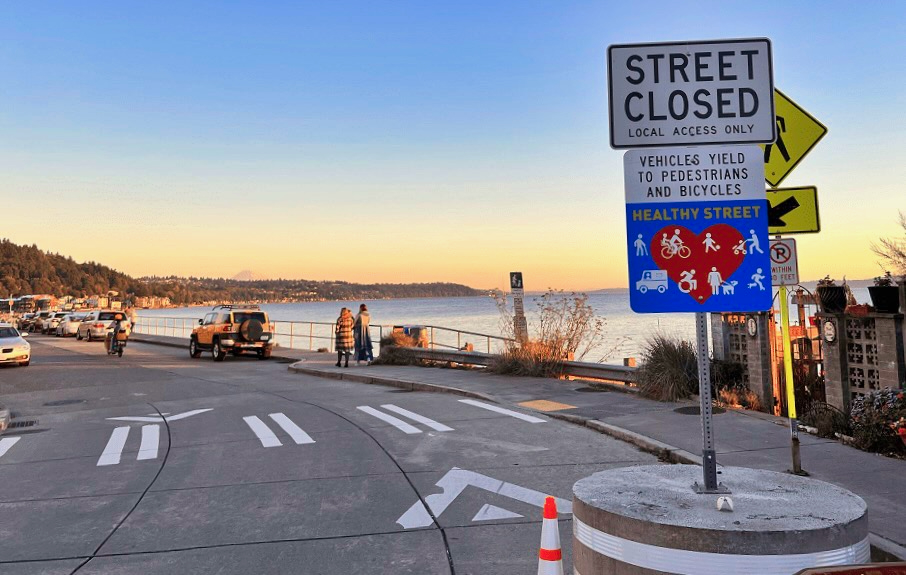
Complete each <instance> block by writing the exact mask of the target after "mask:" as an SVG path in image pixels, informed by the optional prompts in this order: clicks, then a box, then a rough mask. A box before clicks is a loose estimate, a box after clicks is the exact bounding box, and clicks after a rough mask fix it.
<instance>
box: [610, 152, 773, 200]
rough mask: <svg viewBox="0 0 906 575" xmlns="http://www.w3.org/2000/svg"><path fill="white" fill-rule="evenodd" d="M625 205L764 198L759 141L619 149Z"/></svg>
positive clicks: (762, 160)
mask: <svg viewBox="0 0 906 575" xmlns="http://www.w3.org/2000/svg"><path fill="white" fill-rule="evenodd" d="M623 178H624V184H625V189H626V203H627V204H654V203H665V202H670V203H673V202H676V203H690V202H706V201H721V202H726V201H732V200H765V208H764V209H767V195H766V193H765V191H764V152H763V151H762V150H761V148H760V147H758V146H708V147H699V148H662V149H657V150H629V151H627V152H626V153H625V154H623Z"/></svg>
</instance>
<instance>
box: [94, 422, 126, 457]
mask: <svg viewBox="0 0 906 575" xmlns="http://www.w3.org/2000/svg"><path fill="white" fill-rule="evenodd" d="M127 437H129V427H128V426H126V427H117V428H116V429H114V430H113V433H111V434H110V440H109V441H107V446H106V447H105V448H104V453H102V454H101V458H100V459H98V463H97V467H101V466H103V465H119V462H120V456H121V455H122V454H123V448H124V447H126V438H127Z"/></svg>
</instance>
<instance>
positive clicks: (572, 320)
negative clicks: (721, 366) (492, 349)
mask: <svg viewBox="0 0 906 575" xmlns="http://www.w3.org/2000/svg"><path fill="white" fill-rule="evenodd" d="M493 296H494V300H495V303H496V304H497V309H498V311H499V312H500V332H501V333H502V334H503V335H504V337H507V338H509V339H510V340H511V341H508V342H507V344H506V347H505V349H504V351H503V353H501V354H499V355H498V356H497V357H496V358H495V359H494V361H493V362H492V363H491V365H489V366H488V370H489V371H491V372H494V373H500V374H507V375H528V376H538V377H558V376H560V375H561V374H562V372H563V362H564V361H567V360H581V359H583V358H584V357H585V356H586V355H587V354H588V352H589V351H591V350H592V349H594V348H595V347H597V346H598V345H600V343H601V341H602V340H603V338H604V328H605V326H606V321H605V319H604V318H603V317H599V316H597V315H596V314H595V311H594V309H593V308H592V307H591V305H589V303H588V295H587V294H584V293H576V292H572V293H566V292H564V291H562V290H553V289H548V291H547V292H546V293H545V294H544V295H542V296H541V297H539V298H534V303H535V306H536V314H535V315H534V317H532V318H530V319H531V320H532V321H531V322H530V328H531V327H534V330H533V331H532V330H531V329H530V333H529V340H528V341H527V342H524V343H523V344H521V345H520V344H519V343H518V342H517V341H515V340H516V337H515V328H514V325H513V311H512V309H511V308H510V307H509V305H508V303H507V297H506V294H505V293H504V292H502V291H500V290H495V291H494V293H493Z"/></svg>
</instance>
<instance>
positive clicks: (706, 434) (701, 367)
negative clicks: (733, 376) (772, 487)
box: [692, 312, 728, 493]
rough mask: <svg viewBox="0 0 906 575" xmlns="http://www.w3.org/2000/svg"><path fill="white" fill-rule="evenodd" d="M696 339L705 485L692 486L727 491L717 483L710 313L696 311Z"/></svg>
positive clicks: (714, 491) (704, 491) (705, 491)
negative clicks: (709, 344) (710, 356)
mask: <svg viewBox="0 0 906 575" xmlns="http://www.w3.org/2000/svg"><path fill="white" fill-rule="evenodd" d="M695 340H696V343H697V346H698V397H699V399H700V400H701V413H702V474H703V483H704V484H703V485H699V484H698V483H697V482H696V483H695V485H693V486H692V488H693V489H695V491H696V492H697V493H727V492H728V490H727V489H726V488H725V487H724V486H723V485H719V484H718V483H717V454H716V453H715V452H714V427H713V414H712V412H711V360H710V358H709V354H708V314H707V313H705V312H696V313H695Z"/></svg>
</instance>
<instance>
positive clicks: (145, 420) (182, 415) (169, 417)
mask: <svg viewBox="0 0 906 575" xmlns="http://www.w3.org/2000/svg"><path fill="white" fill-rule="evenodd" d="M213 410H214V408H211V407H209V408H207V409H193V410H192V411H187V412H185V413H177V414H176V415H169V414H164V417H161V416H160V415H151V416H148V417H144V416H141V415H137V416H124V417H108V418H107V419H108V420H110V421H137V422H141V423H161V422H163V421H168V422H169V421H179V420H180V419H185V418H187V417H192V416H193V415H198V414H199V413H205V412H207V411H213Z"/></svg>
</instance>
